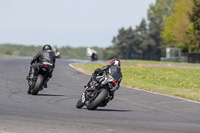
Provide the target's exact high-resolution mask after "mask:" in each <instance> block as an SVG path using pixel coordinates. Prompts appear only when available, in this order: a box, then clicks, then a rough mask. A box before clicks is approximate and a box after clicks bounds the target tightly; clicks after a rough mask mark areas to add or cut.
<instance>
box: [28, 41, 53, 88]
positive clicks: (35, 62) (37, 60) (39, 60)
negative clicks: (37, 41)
mask: <svg viewBox="0 0 200 133" xmlns="http://www.w3.org/2000/svg"><path fill="white" fill-rule="evenodd" d="M55 61H56V56H55V54H54V52H53V51H52V47H51V46H50V45H49V44H46V45H44V46H43V48H42V50H41V51H39V53H38V54H37V55H35V56H34V57H33V59H32V60H31V62H30V64H31V66H30V71H29V76H27V80H28V79H30V80H33V79H34V76H35V73H36V72H37V70H38V68H39V65H41V64H43V63H47V64H49V65H51V66H52V67H53V69H54V68H55ZM53 69H52V71H50V72H48V74H47V76H46V77H45V79H44V86H43V87H44V88H47V82H48V81H49V79H50V78H52V73H53Z"/></svg>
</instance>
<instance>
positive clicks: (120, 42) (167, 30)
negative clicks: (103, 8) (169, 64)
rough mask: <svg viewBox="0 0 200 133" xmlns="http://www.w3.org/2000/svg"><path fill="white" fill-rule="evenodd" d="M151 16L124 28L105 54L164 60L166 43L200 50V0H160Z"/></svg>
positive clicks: (186, 48) (175, 46)
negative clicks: (133, 25)
mask: <svg viewBox="0 0 200 133" xmlns="http://www.w3.org/2000/svg"><path fill="white" fill-rule="evenodd" d="M147 15H148V20H145V19H142V20H141V23H140V24H139V26H136V27H135V28H132V27H129V28H128V29H125V28H124V27H122V28H120V29H119V31H118V35H117V36H115V37H113V40H112V43H113V45H112V46H110V47H108V48H106V50H105V51H104V54H103V55H104V58H105V59H110V58H113V57H116V56H118V57H119V58H123V59H140V60H160V57H161V56H165V49H166V47H174V48H181V50H182V51H183V52H186V53H187V52H200V0H156V3H155V4H151V5H150V6H149V9H148V13H147Z"/></svg>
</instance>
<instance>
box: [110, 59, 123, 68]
mask: <svg viewBox="0 0 200 133" xmlns="http://www.w3.org/2000/svg"><path fill="white" fill-rule="evenodd" d="M110 65H118V66H119V67H120V65H121V63H120V60H119V59H116V58H115V59H112V60H111V61H110Z"/></svg>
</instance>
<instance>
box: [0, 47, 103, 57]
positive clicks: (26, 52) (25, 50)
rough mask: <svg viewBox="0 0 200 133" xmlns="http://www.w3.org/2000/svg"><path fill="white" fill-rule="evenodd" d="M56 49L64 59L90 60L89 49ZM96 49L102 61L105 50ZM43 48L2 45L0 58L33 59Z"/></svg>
mask: <svg viewBox="0 0 200 133" xmlns="http://www.w3.org/2000/svg"><path fill="white" fill-rule="evenodd" d="M52 47H53V48H56V49H57V50H58V51H59V52H60V53H61V58H64V59H88V57H87V55H86V49H87V47H77V48H74V47H70V46H63V47H60V48H58V47H57V46H52ZM91 48H92V49H95V50H96V51H97V53H98V56H99V58H100V59H102V58H103V55H102V54H103V50H104V48H98V47H91ZM41 49H42V46H34V45H32V46H27V45H16V44H1V45H0V56H26V57H33V56H35V55H36V54H37V53H38V52H39V51H40V50H41Z"/></svg>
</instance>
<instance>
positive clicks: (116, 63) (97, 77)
mask: <svg viewBox="0 0 200 133" xmlns="http://www.w3.org/2000/svg"><path fill="white" fill-rule="evenodd" d="M120 65H121V63H120V60H119V59H112V60H111V61H110V65H106V66H104V67H102V68H97V69H96V70H95V71H94V74H93V75H92V78H91V79H90V81H89V82H88V84H87V86H89V85H90V83H92V88H90V90H94V89H95V87H98V86H99V83H101V82H102V81H104V79H105V76H103V75H102V74H103V72H105V73H106V75H111V76H112V77H121V78H122V73H121V68H120ZM120 81H121V80H120ZM119 85H120V83H119ZM87 86H86V87H87ZM119 87H120V86H118V87H117V88H116V89H118V88H119ZM115 91H116V90H112V92H111V93H110V95H111V100H112V99H113V98H114V92H115Z"/></svg>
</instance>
